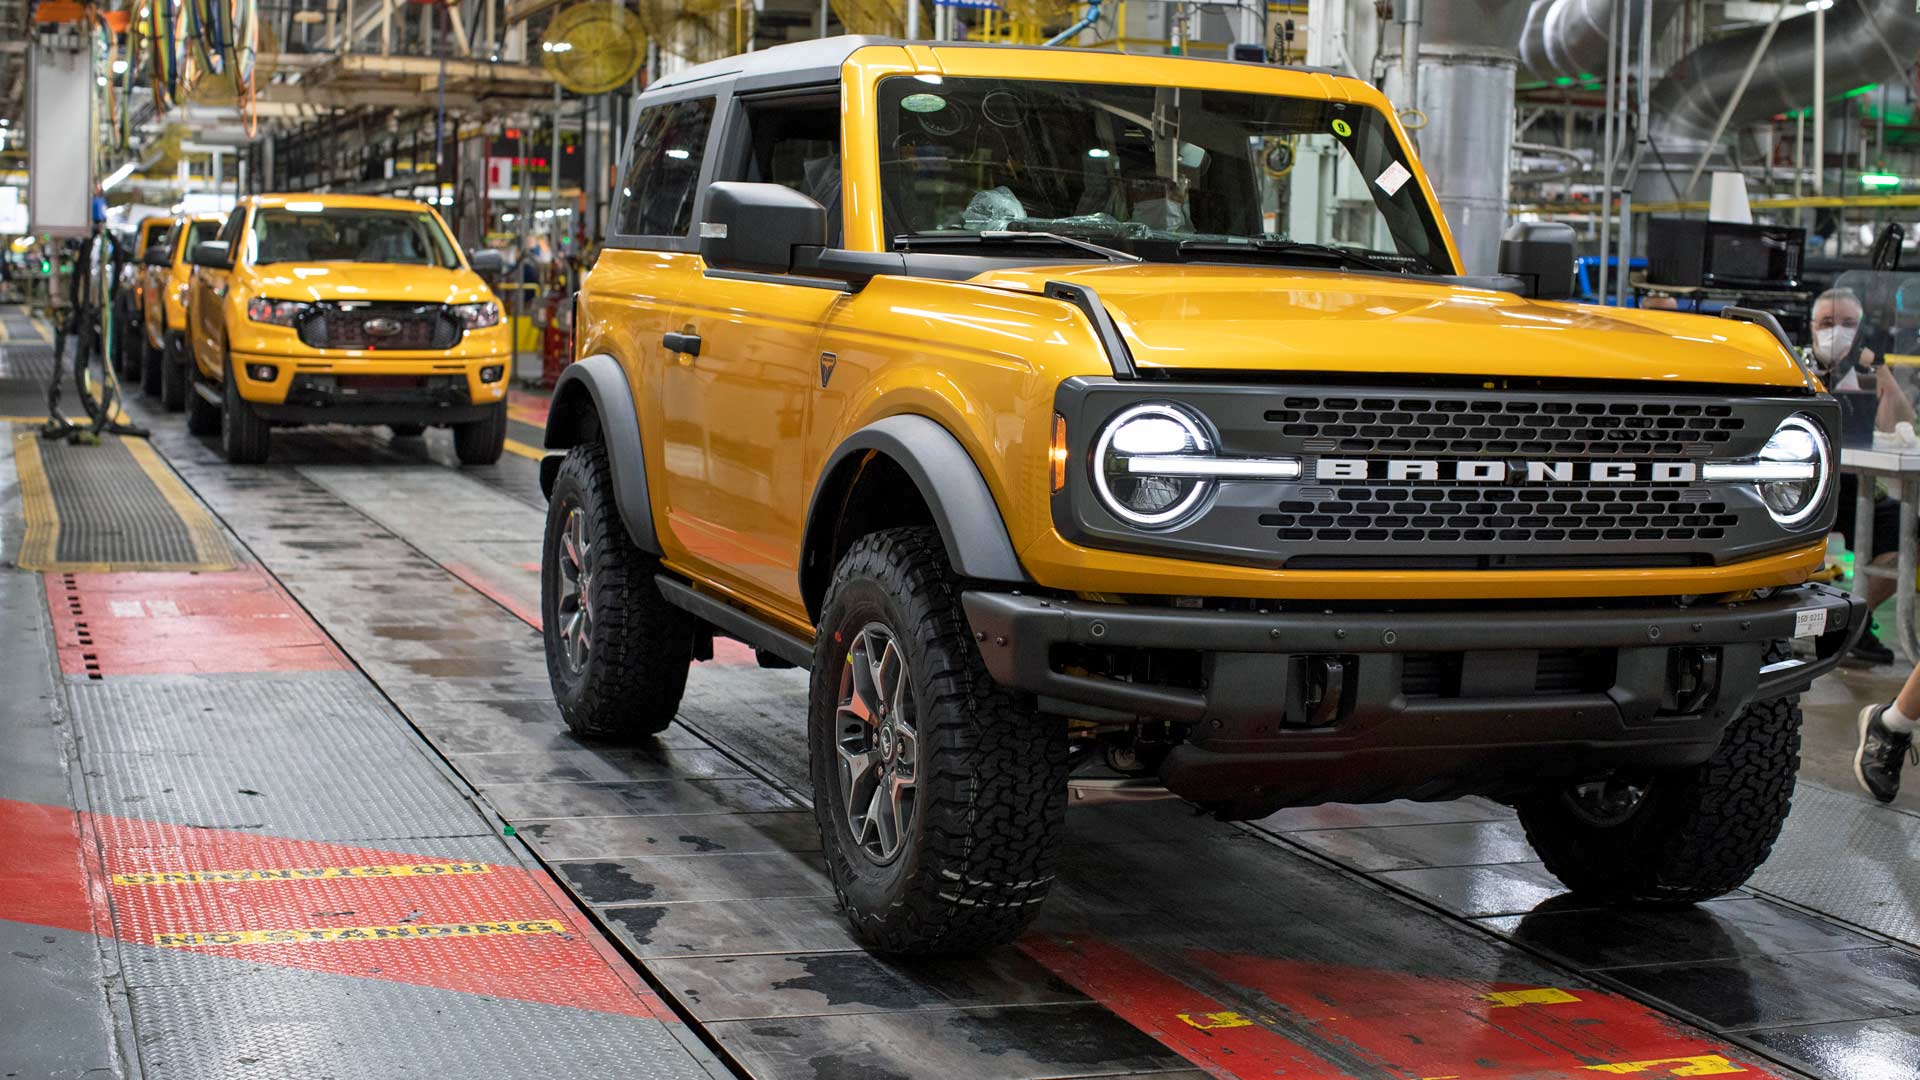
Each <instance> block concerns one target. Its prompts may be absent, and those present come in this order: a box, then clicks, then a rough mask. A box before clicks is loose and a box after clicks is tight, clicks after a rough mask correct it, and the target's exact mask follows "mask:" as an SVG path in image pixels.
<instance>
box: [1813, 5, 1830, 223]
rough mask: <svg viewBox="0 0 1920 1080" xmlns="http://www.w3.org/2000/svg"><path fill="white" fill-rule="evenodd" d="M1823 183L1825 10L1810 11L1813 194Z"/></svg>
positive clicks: (1824, 168) (1821, 7)
mask: <svg viewBox="0 0 1920 1080" xmlns="http://www.w3.org/2000/svg"><path fill="white" fill-rule="evenodd" d="M1826 182H1827V7H1826V5H1825V4H1816V5H1815V6H1814V9H1813V193H1814V194H1815V195H1818V194H1820V193H1821V192H1822V191H1823V190H1824V189H1825V188H1826Z"/></svg>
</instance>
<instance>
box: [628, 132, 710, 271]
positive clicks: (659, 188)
mask: <svg viewBox="0 0 1920 1080" xmlns="http://www.w3.org/2000/svg"><path fill="white" fill-rule="evenodd" d="M712 126H713V99H712V98H710V97H709V98H692V99H689V100H687V101H675V102H670V103H668V104H665V105H655V106H654V107H652V108H650V109H648V110H647V111H646V112H644V113H642V114H641V115H640V123H639V125H638V127H637V128H636V129H635V132H634V139H633V154H632V160H631V161H630V162H629V163H628V165H627V178H626V181H625V183H623V184H622V185H621V192H620V197H621V199H622V202H621V204H620V231H621V232H622V233H625V234H627V235H629V236H685V235H687V233H688V231H690V230H691V229H692V228H693V203H694V197H695V196H696V195H697V194H699V181H700V162H701V161H702V160H703V159H704V158H705V157H706V154H707V131H708V129H709V128H711V127H712Z"/></svg>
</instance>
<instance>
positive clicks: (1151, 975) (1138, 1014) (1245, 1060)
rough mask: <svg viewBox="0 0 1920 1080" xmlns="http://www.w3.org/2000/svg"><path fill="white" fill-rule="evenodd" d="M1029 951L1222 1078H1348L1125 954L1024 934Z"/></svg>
mask: <svg viewBox="0 0 1920 1080" xmlns="http://www.w3.org/2000/svg"><path fill="white" fill-rule="evenodd" d="M1020 947H1021V949H1023V950H1024V951H1025V952H1026V953H1027V954H1028V955H1030V956H1032V957H1033V958H1034V959H1036V960H1038V961H1040V963H1042V964H1044V965H1046V967H1047V968H1049V969H1050V970H1052V971H1053V973H1054V974H1055V975H1058V976H1060V977H1061V978H1063V979H1065V980H1066V981H1067V982H1069V983H1071V984H1073V986H1074V987H1075V988H1077V989H1078V990H1079V991H1080V992H1081V993H1084V994H1086V995H1087V996H1088V997H1091V998H1093V999H1094V1000H1096V1001H1098V1002H1100V1004H1102V1005H1105V1006H1106V1007H1107V1008H1109V1009H1111V1010H1113V1012H1114V1013H1116V1014H1117V1015H1119V1016H1120V1017H1121V1018H1122V1019H1124V1020H1126V1021H1127V1022H1128V1023H1130V1024H1132V1025H1133V1026H1134V1027H1137V1028H1139V1029H1140V1030H1141V1031H1143V1032H1145V1033H1147V1034H1148V1035H1151V1036H1153V1037H1154V1038H1155V1039H1158V1040H1159V1041H1160V1042H1161V1043H1162V1044H1164V1045H1165V1046H1166V1047H1167V1048H1168V1049H1171V1050H1173V1051H1174V1052H1176V1053H1178V1054H1179V1055H1180V1056H1182V1057H1184V1058H1186V1059H1187V1060H1188V1061H1191V1062H1193V1063H1194V1064H1195V1065H1198V1066H1199V1067H1201V1068H1203V1069H1205V1070H1206V1071H1207V1072H1209V1073H1211V1074H1213V1075H1214V1076H1217V1077H1222V1078H1242V1080H1246V1078H1252V1077H1269V1076H1285V1077H1317V1078H1318V1077H1325V1078H1332V1077H1348V1076H1350V1075H1351V1074H1349V1073H1346V1072H1342V1071H1341V1070H1340V1069H1339V1068H1338V1067H1337V1066H1335V1065H1333V1064H1332V1063H1331V1062H1328V1061H1326V1060H1325V1059H1323V1058H1321V1057H1319V1056H1317V1055H1315V1054H1314V1053H1313V1052H1311V1051H1309V1050H1307V1049H1306V1048H1304V1047H1302V1046H1300V1045H1299V1044H1298V1043H1296V1042H1294V1041H1292V1040H1291V1039H1288V1038H1286V1037H1285V1036H1283V1035H1281V1034H1279V1033H1278V1032H1276V1031H1274V1030H1273V1029H1271V1028H1268V1027H1265V1026H1263V1025H1261V1024H1260V1023H1258V1022H1255V1023H1241V1022H1239V1021H1241V1020H1245V1019H1249V1018H1246V1017H1242V1016H1240V1014H1238V1013H1236V1012H1234V1011H1233V1009H1232V1008H1231V1007H1230V1006H1229V1005H1227V1004H1225V1003H1223V1002H1221V1001H1218V1000H1216V999H1214V998H1212V997H1209V996H1207V995H1206V994H1204V993H1202V992H1201V991H1199V990H1196V989H1194V988H1193V987H1191V986H1188V985H1187V984H1185V983H1183V982H1181V981H1180V980H1178V979H1175V978H1173V977H1172V976H1170V975H1167V974H1165V973H1163V972H1161V971H1159V970H1157V969H1155V968H1154V967H1152V966H1151V965H1149V964H1147V963H1146V962H1144V961H1142V960H1141V959H1140V958H1138V957H1136V956H1134V955H1133V954H1132V953H1129V952H1127V951H1125V950H1124V949H1119V948H1115V947H1113V946H1111V945H1106V944H1103V943H1100V942H1095V941H1067V940H1063V939H1058V938H1028V939H1026V940H1025V941H1022V942H1021V943H1020Z"/></svg>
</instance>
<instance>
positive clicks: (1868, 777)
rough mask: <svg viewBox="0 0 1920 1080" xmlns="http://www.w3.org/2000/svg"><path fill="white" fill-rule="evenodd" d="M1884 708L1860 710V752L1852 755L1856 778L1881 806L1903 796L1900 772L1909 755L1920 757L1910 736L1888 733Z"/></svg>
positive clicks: (1856, 751) (1868, 707)
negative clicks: (1881, 719) (1900, 795)
mask: <svg viewBox="0 0 1920 1080" xmlns="http://www.w3.org/2000/svg"><path fill="white" fill-rule="evenodd" d="M1886 711H1887V706H1885V705H1869V706H1867V707H1866V708H1864V709H1861V710H1860V748H1859V749H1858V750H1855V751H1854V752H1853V775H1854V778H1855V779H1857V780H1859V781H1860V786H1861V787H1863V788H1866V789H1867V794H1869V795H1871V796H1873V797H1874V798H1876V799H1879V800H1880V801H1881V802H1892V801H1893V797H1894V796H1895V795H1898V794H1900V769H1901V768H1902V767H1903V766H1904V765H1906V763H1907V756H1908V755H1909V754H1912V755H1914V756H1915V757H1920V751H1916V750H1915V749H1914V745H1913V736H1912V734H1910V733H1901V732H1897V731H1890V730H1888V728H1887V726H1886V725H1885V724H1883V723H1881V722H1880V714H1881V713H1884V712H1886Z"/></svg>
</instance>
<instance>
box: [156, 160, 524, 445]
mask: <svg viewBox="0 0 1920 1080" xmlns="http://www.w3.org/2000/svg"><path fill="white" fill-rule="evenodd" d="M486 256H487V258H489V259H491V260H493V261H495V262H497V260H498V258H499V257H498V255H497V254H495V253H486ZM188 258H189V259H190V260H191V262H192V263H193V267H194V270H193V283H192V288H191V290H190V292H189V297H188V301H189V308H190V310H189V312H188V317H187V328H188V329H187V333H188V335H189V337H190V339H191V340H190V344H189V352H190V355H191V357H192V368H191V371H190V373H189V374H190V375H191V381H192V394H191V395H189V397H188V400H187V427H188V429H189V430H191V431H193V432H194V433H195V434H204V435H211V434H214V433H216V432H217V433H218V434H219V435H220V442H221V449H222V450H223V451H224V452H225V454H226V457H227V460H228V461H230V462H234V463H236V464H240V463H251V462H260V461H264V460H265V459H266V457H267V452H268V448H269V439H270V437H271V432H272V428H273V427H274V426H275V425H297V424H384V425H387V426H388V427H389V428H391V429H392V431H393V433H394V435H395V436H399V437H410V436H414V435H418V434H420V433H421V432H422V431H423V430H424V429H426V428H427V427H430V426H445V427H451V428H452V429H453V445H454V451H455V453H456V454H457V455H458V457H459V459H460V461H461V463H462V464H467V465H491V464H493V463H494V462H496V461H498V460H499V459H500V454H501V451H502V450H503V449H504V448H505V446H506V437H507V379H508V377H509V376H510V375H511V373H512V367H513V345H512V341H511V339H510V337H509V336H508V333H507V327H506V326H505V325H504V324H503V323H502V321H501V310H500V303H499V301H498V300H496V299H495V298H494V295H493V293H492V291H491V290H489V289H488V288H487V285H486V282H484V281H482V280H481V278H480V275H479V274H478V273H476V272H475V269H474V266H473V261H474V260H480V261H483V262H484V261H485V260H482V258H481V256H475V257H474V260H470V259H469V257H468V256H467V254H466V253H465V252H463V251H462V250H461V248H460V245H459V244H458V243H457V242H456V241H455V240H454V238H453V234H452V233H451V232H449V231H448V229H447V225H446V222H444V221H442V220H441V219H440V215H439V214H437V213H435V212H434V210H433V209H432V208H431V207H429V206H427V205H426V204H424V203H419V202H414V201H412V200H410V199H386V198H374V197H369V196H364V195H257V196H250V197H248V198H244V199H241V200H240V202H239V205H237V206H235V207H234V210H233V213H232V214H231V215H230V216H229V217H228V218H227V221H226V224H225V225H224V226H223V227H222V228H221V230H220V233H219V235H218V236H217V237H216V238H214V239H212V240H209V241H206V242H203V243H200V244H197V245H195V246H194V248H193V250H192V251H191V252H189V253H188Z"/></svg>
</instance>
